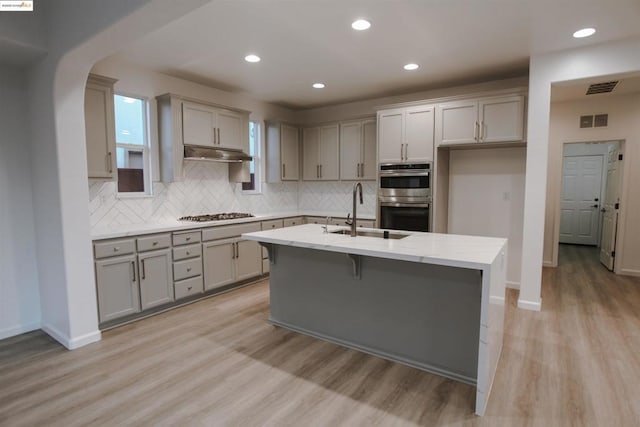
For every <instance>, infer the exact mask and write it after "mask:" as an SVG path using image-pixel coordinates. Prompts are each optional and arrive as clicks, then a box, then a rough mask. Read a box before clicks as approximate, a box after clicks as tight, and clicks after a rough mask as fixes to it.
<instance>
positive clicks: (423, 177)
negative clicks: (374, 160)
mask: <svg viewBox="0 0 640 427" xmlns="http://www.w3.org/2000/svg"><path fill="white" fill-rule="evenodd" d="M379 196H381V197H418V198H429V197H431V175H430V173H429V172H428V171H424V172H418V173H417V172H410V171H407V172H404V171H397V172H392V171H380V194H379Z"/></svg>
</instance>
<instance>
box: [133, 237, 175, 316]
mask: <svg viewBox="0 0 640 427" xmlns="http://www.w3.org/2000/svg"><path fill="white" fill-rule="evenodd" d="M138 265H139V271H140V303H141V308H142V310H146V309H148V308H151V307H156V306H158V305H162V304H167V303H170V302H171V301H173V300H174V295H173V280H172V268H171V267H172V265H171V249H163V250H159V251H153V252H145V253H142V254H139V255H138Z"/></svg>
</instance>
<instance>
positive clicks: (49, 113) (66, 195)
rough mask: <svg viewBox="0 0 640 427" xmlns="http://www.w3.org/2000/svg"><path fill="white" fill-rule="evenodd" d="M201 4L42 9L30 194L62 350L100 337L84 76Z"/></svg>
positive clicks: (32, 77) (161, 1)
mask: <svg viewBox="0 0 640 427" xmlns="http://www.w3.org/2000/svg"><path fill="white" fill-rule="evenodd" d="M203 3H205V2H204V1H203V0H193V1H191V2H189V3H188V4H187V3H186V2H180V3H179V4H178V2H173V1H169V0H156V1H154V2H148V1H145V0H130V1H127V2H108V3H107V2H102V1H98V0H87V1H83V2H77V1H73V0H58V1H56V4H55V7H51V8H50V9H49V10H48V13H47V15H46V17H47V31H48V33H47V40H48V43H49V44H48V49H49V51H48V54H47V55H46V56H45V57H44V58H43V59H42V60H41V61H39V62H37V63H36V64H34V65H33V66H31V67H30V68H29V76H28V85H29V121H30V128H31V131H32V135H31V157H32V183H33V200H34V212H35V229H36V240H37V242H38V247H37V257H38V258H37V259H38V277H39V285H40V297H41V316H42V323H41V326H42V329H43V330H44V331H45V332H47V333H48V334H49V335H51V336H53V337H54V338H55V339H56V340H58V341H59V342H61V343H62V344H64V345H65V346H66V347H67V348H76V347H79V346H82V345H86V344H88V343H91V342H94V341H96V340H99V339H100V331H99V330H98V316H97V307H96V291H95V286H94V274H93V262H92V257H91V239H90V227H89V215H88V212H87V201H88V199H89V191H88V187H87V179H88V178H87V168H86V148H85V144H86V143H85V135H84V111H83V110H84V108H83V105H84V102H83V101H84V87H85V82H86V78H87V75H88V73H89V70H90V68H91V66H92V65H93V64H94V63H95V62H97V61H98V60H99V59H101V58H103V57H106V56H108V55H111V54H113V52H114V51H115V50H118V49H121V48H123V47H124V46H125V45H126V44H127V43H128V42H129V41H130V40H135V39H136V38H139V37H141V36H142V35H144V34H147V33H149V32H151V31H153V30H154V29H155V28H158V27H159V26H162V25H164V24H165V23H167V22H169V21H171V20H172V19H175V18H176V17H178V16H181V15H183V14H185V13H187V12H189V11H191V10H193V9H195V8H196V7H197V6H199V5H201V4H203ZM78 16H82V19H78V18H77V17H78Z"/></svg>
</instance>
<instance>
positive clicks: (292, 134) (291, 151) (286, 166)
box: [280, 125, 300, 181]
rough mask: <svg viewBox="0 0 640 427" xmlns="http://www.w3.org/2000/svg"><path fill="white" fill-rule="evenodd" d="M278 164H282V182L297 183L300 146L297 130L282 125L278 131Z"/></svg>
mask: <svg viewBox="0 0 640 427" xmlns="http://www.w3.org/2000/svg"><path fill="white" fill-rule="evenodd" d="M280 137H281V139H280V162H281V163H282V165H281V168H282V170H281V171H280V173H281V174H282V180H283V181H297V180H298V179H299V177H300V172H299V166H298V165H299V163H300V148H299V147H300V145H299V142H298V129H296V128H294V127H292V126H287V125H282V127H281V130H280Z"/></svg>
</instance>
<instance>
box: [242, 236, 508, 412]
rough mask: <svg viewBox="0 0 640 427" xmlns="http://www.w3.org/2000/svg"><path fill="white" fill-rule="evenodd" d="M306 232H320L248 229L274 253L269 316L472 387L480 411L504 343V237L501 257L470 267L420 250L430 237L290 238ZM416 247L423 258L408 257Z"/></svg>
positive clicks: (280, 323) (290, 326)
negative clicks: (430, 257)
mask: <svg viewBox="0 0 640 427" xmlns="http://www.w3.org/2000/svg"><path fill="white" fill-rule="evenodd" d="M305 228H306V231H307V233H313V234H311V236H312V237H311V240H313V235H315V234H317V233H319V226H317V225H304V226H300V227H292V229H299V230H286V229H285V230H269V231H264V232H256V233H249V234H246V235H243V237H245V238H251V239H253V240H257V241H259V242H261V244H262V245H263V246H265V247H266V248H267V249H268V251H269V259H270V263H271V266H270V321H271V322H272V323H273V324H274V325H277V326H281V327H284V328H287V329H290V330H293V331H296V332H300V333H303V334H306V335H310V336H313V337H316V338H319V339H323V340H326V341H330V342H334V343H337V344H340V345H343V346H345V347H349V348H353V349H356V350H360V351H363V352H365V353H369V354H373V355H376V356H379V357H383V358H385V359H389V360H392V361H396V362H399V363H403V364H406V365H409V366H412V367H415V368H418V369H422V370H425V371H429V372H432V373H435V374H439V375H442V376H445V377H448V378H451V379H454V380H457V381H462V382H464V383H468V384H472V385H475V386H476V390H477V393H476V408H475V411H476V414H478V415H482V414H483V413H484V410H485V408H486V403H487V399H488V396H489V391H490V387H491V383H492V381H493V376H494V373H495V369H496V366H497V362H498V358H499V355H500V350H501V347H502V326H503V318H504V282H505V271H504V270H505V260H504V252H505V249H506V248H505V245H506V241H505V240H504V239H489V240H492V241H493V242H491V243H492V245H490V246H491V248H494V247H498V248H499V250H498V251H497V253H496V256H495V257H494V260H493V261H494V262H491V263H490V264H489V265H488V266H487V265H485V266H482V265H475V264H474V263H471V264H472V268H470V267H469V266H468V265H465V266H464V267H461V266H456V265H442V264H460V263H457V262H451V261H449V262H447V261H446V260H442V259H438V258H434V262H433V263H432V262H428V260H426V259H425V258H428V257H424V256H420V255H419V254H420V251H424V250H425V248H427V247H431V248H433V245H429V244H425V243H426V242H425V241H424V239H428V238H429V237H430V236H431V235H432V234H431V233H410V234H411V235H410V236H409V237H407V238H405V239H402V240H399V241H397V242H390V241H389V240H386V239H379V238H374V237H361V236H358V237H355V238H351V237H350V236H342V235H335V234H333V235H330V236H327V234H330V233H325V234H324V235H321V236H320V239H322V241H320V242H316V244H314V243H313V242H309V241H308V240H309V236H307V237H306V238H302V239H298V241H296V240H295V239H293V238H294V237H295V236H294V235H295V234H296V233H301V232H304V231H305ZM285 231H289V233H285ZM407 234H409V233H407ZM278 235H279V236H278ZM432 236H439V237H442V236H446V235H432ZM455 237H457V238H460V237H466V236H455ZM285 238H289V240H286V239H285ZM280 239H282V240H281V241H280V243H278V242H277V241H278V240H280ZM469 239H485V238H478V237H469ZM329 240H330V241H331V242H329ZM496 241H499V242H496ZM400 242H402V243H400ZM475 243H478V242H477V241H476V242H475ZM310 246H315V247H310ZM349 246H350V248H349ZM376 246H377V247H376ZM410 246H416V248H415V252H416V254H417V256H416V255H414V256H413V257H410V256H407V255H408V254H407V252H409V249H410ZM491 248H489V249H491ZM348 249H350V250H348ZM450 249H451V248H450V247H449V248H447V250H445V251H444V252H447V251H448V250H450ZM397 258H408V259H411V260H407V259H397ZM414 259H415V260H414ZM416 260H419V261H416ZM438 261H439V262H438ZM462 264H469V263H462ZM476 264H477V263H476ZM492 282H493V284H492ZM492 285H493V286H492Z"/></svg>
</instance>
